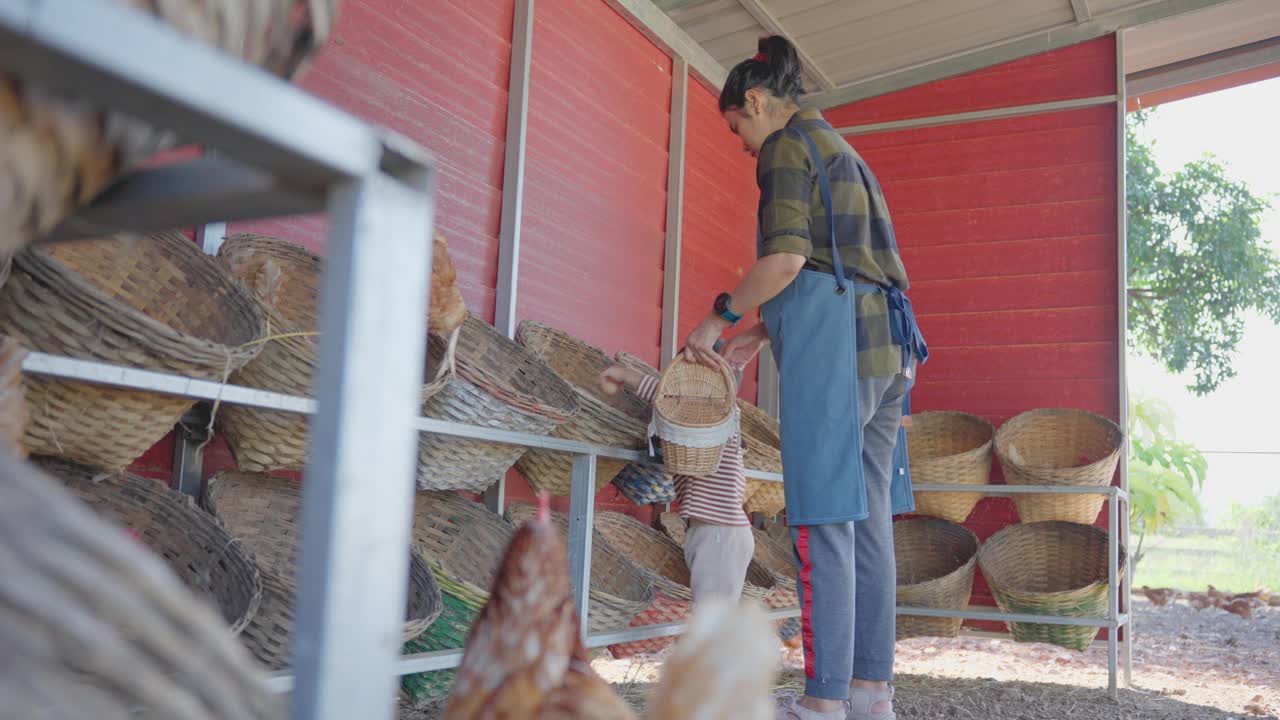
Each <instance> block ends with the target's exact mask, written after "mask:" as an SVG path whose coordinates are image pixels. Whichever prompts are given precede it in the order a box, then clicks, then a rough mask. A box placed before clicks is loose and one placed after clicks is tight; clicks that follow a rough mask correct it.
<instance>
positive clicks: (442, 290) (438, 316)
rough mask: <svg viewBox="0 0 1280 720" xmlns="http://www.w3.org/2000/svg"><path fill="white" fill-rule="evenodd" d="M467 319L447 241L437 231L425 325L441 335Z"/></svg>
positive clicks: (432, 253) (460, 325)
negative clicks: (429, 306) (428, 307)
mask: <svg viewBox="0 0 1280 720" xmlns="http://www.w3.org/2000/svg"><path fill="white" fill-rule="evenodd" d="M466 319H467V306H466V303H464V302H463V300H462V291H461V290H459V289H458V271H457V269H455V268H454V266H453V260H452V259H451V258H450V257H449V244H448V242H446V241H445V239H444V236H443V235H441V234H440V233H436V236H435V240H434V241H433V243H432V248H431V315H430V317H429V318H428V321H427V325H428V328H429V329H430V330H431V332H433V333H436V334H437V335H441V336H444V337H448V336H450V335H452V334H453V332H454V331H455V330H457V329H458V328H460V327H462V322H463V321H464V320H466Z"/></svg>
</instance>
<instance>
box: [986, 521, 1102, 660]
mask: <svg viewBox="0 0 1280 720" xmlns="http://www.w3.org/2000/svg"><path fill="white" fill-rule="evenodd" d="M1125 562H1126V554H1125V549H1124V546H1123V545H1121V547H1120V565H1121V567H1120V568H1118V572H1119V574H1120V575H1123V574H1124V563H1125ZM978 566H979V567H981V568H982V576H983V577H985V578H986V580H987V584H988V585H990V586H991V592H992V594H993V595H995V598H996V603H997V604H999V605H1000V609H1001V610H1003V611H1005V612H1011V613H1029V614H1036V615H1054V616H1058V617H1093V618H1101V617H1104V616H1105V615H1106V613H1107V533H1106V532H1104V531H1103V530H1101V529H1100V528H1097V527H1094V526H1092V525H1080V524H1077V523H1069V522H1037V523H1022V524H1019V525H1010V526H1009V527H1007V528H1005V529H1004V530H1001V531H1000V532H998V533H996V534H995V535H994V536H992V537H991V538H990V539H989V540H987V541H986V542H985V543H983V545H982V549H981V550H979V551H978ZM1009 630H1010V632H1012V633H1013V638H1014V639H1015V640H1018V641H1020V642H1047V643H1053V644H1055V645H1061V646H1063V647H1067V648H1071V649H1073V650H1085V649H1087V648H1088V647H1089V645H1091V644H1092V643H1093V639H1094V638H1095V637H1096V636H1097V634H1098V629H1097V628H1095V627H1074V626H1071V625H1044V624H1038V623H1009Z"/></svg>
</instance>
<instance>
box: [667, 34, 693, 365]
mask: <svg viewBox="0 0 1280 720" xmlns="http://www.w3.org/2000/svg"><path fill="white" fill-rule="evenodd" d="M688 109H689V63H688V62H686V61H685V60H684V58H681V57H676V58H674V59H673V64H672V68H671V134H670V137H669V139H668V145H667V235H666V243H665V247H664V251H663V259H662V357H661V358H660V360H661V365H660V367H663V368H665V367H667V365H669V364H670V363H671V361H672V360H673V359H674V358H675V356H676V352H677V351H679V349H680V244H681V240H682V237H683V230H684V152H685V137H686V133H687V123H686V114H687V112H688Z"/></svg>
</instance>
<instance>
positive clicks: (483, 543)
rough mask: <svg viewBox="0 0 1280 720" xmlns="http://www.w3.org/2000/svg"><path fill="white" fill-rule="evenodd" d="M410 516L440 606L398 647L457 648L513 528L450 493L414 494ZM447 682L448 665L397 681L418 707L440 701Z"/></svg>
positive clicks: (417, 649) (424, 649)
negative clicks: (420, 630) (414, 636)
mask: <svg viewBox="0 0 1280 720" xmlns="http://www.w3.org/2000/svg"><path fill="white" fill-rule="evenodd" d="M414 516H415V521H414V526H413V537H414V545H415V547H416V548H417V550H418V552H420V553H422V557H423V559H424V560H426V561H427V564H428V565H429V566H430V567H431V570H432V572H433V573H434V574H435V577H436V581H437V582H438V583H439V585H440V590H441V593H442V600H443V602H444V611H443V612H441V613H440V617H439V618H437V619H436V621H435V622H434V623H433V624H432V625H431V627H429V628H427V631H426V632H425V633H423V634H422V635H420V636H419V637H418V638H417V639H415V640H412V641H410V642H408V643H407V644H405V647H404V651H405V652H406V653H422V652H432V651H435V650H451V649H454V648H461V647H463V646H464V645H465V644H466V641H467V635H468V634H469V633H470V632H471V624H472V623H474V622H475V619H476V617H478V616H479V614H480V610H481V609H482V608H484V605H485V603H487V602H488V601H489V588H490V587H491V586H492V585H493V578H494V575H495V574H496V573H497V571H498V566H499V564H500V563H501V562H502V557H503V554H504V553H505V552H506V549H507V544H508V543H509V542H511V536H512V535H514V534H515V529H514V528H512V527H511V524H510V523H508V522H507V521H506V520H504V519H502V518H501V517H499V516H498V515H495V514H494V513H491V512H489V510H488V509H486V508H485V507H484V506H483V505H481V504H479V503H475V502H472V501H470V500H467V499H466V498H464V497H462V496H461V495H458V494H457V493H452V492H420V493H418V497H417V502H416V504H415V509H414ZM452 685H453V671H452V670H439V671H436V672H429V673H420V674H418V675H406V676H405V677H404V678H403V682H402V687H403V689H404V691H405V693H406V695H408V698H409V700H410V702H411V703H412V704H413V705H414V706H415V707H417V708H420V709H427V708H432V707H435V706H437V705H438V704H440V703H442V702H443V701H444V700H445V699H446V698H447V697H448V696H449V689H450V687H452Z"/></svg>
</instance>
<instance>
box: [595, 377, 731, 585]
mask: <svg viewBox="0 0 1280 720" xmlns="http://www.w3.org/2000/svg"><path fill="white" fill-rule="evenodd" d="M624 385H625V386H626V387H627V388H629V389H631V390H632V391H634V392H635V393H636V394H637V395H639V396H640V397H641V398H643V399H644V400H645V401H647V402H650V403H652V402H653V399H654V396H655V395H656V394H657V390H658V379H657V378H656V377H654V376H653V375H650V374H648V373H645V372H642V371H640V370H637V369H635V368H630V367H626V366H623V365H614V366H613V367H610V368H609V369H607V370H605V371H604V372H603V373H601V374H600V387H601V388H602V389H603V390H604V391H605V392H606V393H608V394H610V395H612V394H614V393H616V392H618V390H620V389H621V388H622V386H624ZM733 412H734V414H735V415H736V414H737V413H738V408H737V406H736V405H735V406H734V409H733ZM744 472H745V471H744V466H743V462H742V440H741V438H740V437H739V435H738V433H734V434H733V435H732V436H731V437H730V438H729V442H728V443H726V444H725V447H724V451H723V452H722V453H721V454H720V467H718V468H717V469H716V470H715V472H713V473H711V474H710V475H707V476H706V477H688V476H685V475H677V476H675V484H676V500H677V501H678V502H679V503H680V517H681V518H683V519H684V521H685V525H686V528H687V529H686V531H685V536H684V559H685V562H687V563H688V564H689V575H690V583H689V584H690V586H691V587H690V589H691V590H693V600H694V602H702V601H704V600H707V599H708V598H712V597H720V598H726V599H729V600H732V601H735V602H736V601H737V600H738V599H739V597H740V596H741V595H742V586H743V584H745V582H746V577H747V566H748V565H749V564H750V563H751V557H752V555H754V554H755V536H754V535H753V534H752V532H751V522H750V520H748V519H747V514H746V513H745V512H743V510H742V504H743V502H744V501H745V497H744V496H745V494H746V490H747V480H746V477H745V475H744Z"/></svg>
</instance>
